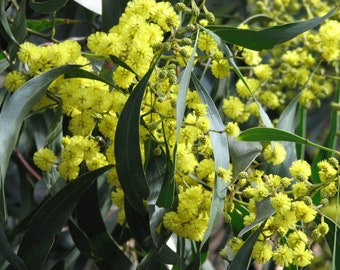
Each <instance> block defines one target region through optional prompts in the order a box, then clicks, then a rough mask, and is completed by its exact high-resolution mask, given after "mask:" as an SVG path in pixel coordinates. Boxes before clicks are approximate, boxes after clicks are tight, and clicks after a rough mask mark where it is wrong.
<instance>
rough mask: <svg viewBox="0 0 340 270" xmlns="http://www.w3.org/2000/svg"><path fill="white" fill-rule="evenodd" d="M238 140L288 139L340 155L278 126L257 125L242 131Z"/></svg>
mask: <svg viewBox="0 0 340 270" xmlns="http://www.w3.org/2000/svg"><path fill="white" fill-rule="evenodd" d="M237 139H238V140H241V141H251V142H255V141H258V142H270V141H287V142H295V143H301V144H307V145H310V146H313V147H316V148H319V149H323V150H326V151H329V152H332V153H335V154H337V155H340V152H338V151H336V150H334V149H330V148H327V147H324V146H322V145H319V144H316V143H313V142H311V141H309V140H307V139H304V138H302V137H300V136H298V135H295V134H293V133H290V132H287V131H284V130H281V129H277V128H265V127H255V128H250V129H247V130H245V131H244V132H242V133H241V134H240V135H239V136H238V137H237Z"/></svg>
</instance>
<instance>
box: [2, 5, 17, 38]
mask: <svg viewBox="0 0 340 270" xmlns="http://www.w3.org/2000/svg"><path fill="white" fill-rule="evenodd" d="M5 5H6V1H0V33H1V36H3V37H4V38H5V40H6V41H7V42H9V43H14V44H16V45H19V43H18V41H17V40H16V39H15V37H14V35H13V33H12V30H11V27H10V26H9V23H8V20H7V14H6V10H5Z"/></svg>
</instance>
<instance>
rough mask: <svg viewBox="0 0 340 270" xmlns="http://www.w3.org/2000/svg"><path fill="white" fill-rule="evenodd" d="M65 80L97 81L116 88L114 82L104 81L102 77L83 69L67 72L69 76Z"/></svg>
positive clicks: (66, 75)
mask: <svg viewBox="0 0 340 270" xmlns="http://www.w3.org/2000/svg"><path fill="white" fill-rule="evenodd" d="M65 78H67V79H68V78H84V79H90V80H96V81H100V82H103V83H106V84H108V85H110V86H112V87H115V85H114V84H113V83H112V82H110V81H108V80H106V79H104V78H103V77H101V76H98V75H97V74H95V73H92V72H90V71H87V70H84V69H81V68H80V69H75V70H72V71H69V72H67V74H65Z"/></svg>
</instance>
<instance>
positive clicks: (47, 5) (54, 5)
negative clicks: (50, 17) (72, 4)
mask: <svg viewBox="0 0 340 270" xmlns="http://www.w3.org/2000/svg"><path fill="white" fill-rule="evenodd" d="M67 2H68V0H58V1H55V0H46V1H36V0H30V2H29V4H30V6H31V8H32V9H33V10H34V11H36V12H38V13H41V14H50V13H53V12H55V11H58V10H59V9H61V8H63V7H64V6H65V5H66V4H67Z"/></svg>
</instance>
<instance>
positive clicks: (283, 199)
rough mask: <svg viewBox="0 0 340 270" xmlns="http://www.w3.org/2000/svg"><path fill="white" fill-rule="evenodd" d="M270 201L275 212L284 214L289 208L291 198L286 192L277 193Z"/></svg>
mask: <svg viewBox="0 0 340 270" xmlns="http://www.w3.org/2000/svg"><path fill="white" fill-rule="evenodd" d="M270 203H271V205H272V206H273V207H274V209H275V210H276V212H277V213H281V214H284V213H286V212H287V211H288V210H290V208H291V205H292V200H291V199H290V198H289V197H288V195H287V194H286V193H282V192H280V193H278V194H276V195H275V196H274V197H271V198H270Z"/></svg>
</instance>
